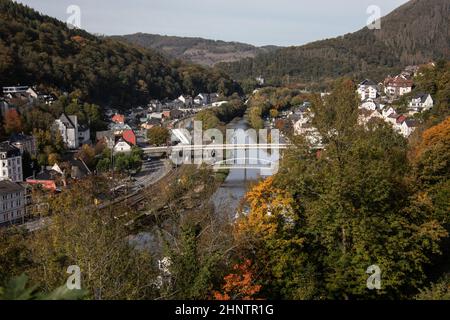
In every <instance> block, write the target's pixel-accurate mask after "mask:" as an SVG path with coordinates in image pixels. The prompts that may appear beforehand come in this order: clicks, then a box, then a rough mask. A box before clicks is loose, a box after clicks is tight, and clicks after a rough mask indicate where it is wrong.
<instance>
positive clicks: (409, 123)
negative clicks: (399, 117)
mask: <svg viewBox="0 0 450 320" xmlns="http://www.w3.org/2000/svg"><path fill="white" fill-rule="evenodd" d="M417 125H418V124H417V121H416V120H413V119H407V120H405V121H403V122H402V124H401V126H400V133H401V134H402V135H403V136H404V137H405V138H408V137H409V136H410V135H411V134H412V133H413V132H414V130H416V128H417Z"/></svg>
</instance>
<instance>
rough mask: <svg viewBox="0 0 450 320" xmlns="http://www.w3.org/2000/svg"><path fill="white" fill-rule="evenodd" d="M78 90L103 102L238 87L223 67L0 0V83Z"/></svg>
mask: <svg viewBox="0 0 450 320" xmlns="http://www.w3.org/2000/svg"><path fill="white" fill-rule="evenodd" d="M17 84H22V85H41V86H43V87H44V88H46V89H47V90H49V91H56V92H61V91H66V92H73V91H80V92H81V97H82V98H86V100H88V101H92V102H96V103H101V104H106V103H109V104H114V105H122V104H133V103H145V102H146V101H148V100H149V99H150V98H166V97H176V96H177V95H179V94H181V93H188V94H193V93H199V92H205V91H206V92H215V91H219V92H220V93H222V94H224V95H230V94H232V93H233V92H234V91H239V87H238V86H237V84H236V83H234V82H233V81H232V80H231V79H230V78H229V77H228V76H227V75H226V74H225V73H224V72H223V71H219V70H215V69H209V68H204V67H201V66H197V65H191V64H186V63H182V62H179V61H172V60H169V59H168V58H165V57H163V56H162V55H161V54H159V53H157V52H155V51H152V50H148V49H143V48H138V47H134V46H132V45H130V44H125V43H123V42H119V41H115V40H112V39H104V38H98V37H96V36H93V35H91V34H89V33H87V32H85V31H83V30H79V29H70V28H68V27H67V26H66V24H64V23H62V22H60V21H58V20H56V19H53V18H50V17H48V16H44V15H41V14H39V13H38V12H36V11H34V10H33V9H31V8H28V7H26V6H23V5H21V4H17V3H14V2H12V1H9V0H0V86H7V85H17Z"/></svg>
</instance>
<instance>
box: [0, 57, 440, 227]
mask: <svg viewBox="0 0 450 320" xmlns="http://www.w3.org/2000/svg"><path fill="white" fill-rule="evenodd" d="M422 67H423V66H422ZM425 67H428V68H433V67H434V63H430V64H429V65H427V66H425ZM419 69H420V67H419V66H409V67H407V68H405V70H404V71H403V72H402V73H401V74H399V75H396V76H393V77H391V76H387V78H386V79H385V80H384V82H383V83H378V84H377V83H374V82H373V81H371V80H369V79H365V80H364V81H362V82H361V83H359V84H358V88H357V93H358V95H359V97H360V98H361V104H360V107H359V108H360V117H359V119H358V121H359V123H360V124H362V125H367V123H368V122H370V121H373V120H375V119H381V120H383V121H385V122H387V123H389V124H391V125H392V126H393V128H394V129H395V130H396V131H398V132H399V133H401V134H402V135H403V136H404V137H405V138H408V137H409V136H410V135H411V134H412V133H413V132H414V130H415V128H416V127H417V126H418V124H419V119H418V118H417V115H420V114H421V113H422V112H425V111H428V110H430V109H432V108H433V97H432V96H431V95H430V94H429V93H426V92H424V93H418V94H414V95H412V92H413V88H414V77H415V76H417V75H418V72H419ZM257 80H258V82H259V83H260V84H261V85H262V84H263V83H264V79H263V78H262V77H259V78H258V79H257ZM258 90H259V89H257V90H255V91H254V93H256V92H258ZM326 95H327V93H321V96H322V97H323V96H326ZM405 96H407V97H408V99H407V100H404V99H403V98H404V97H405ZM220 98H222V99H220ZM400 99H403V101H402V102H403V105H402V104H399V100H400ZM56 100H57V97H56V96H55V95H53V94H48V93H44V92H39V91H38V90H36V89H34V87H33V86H11V87H4V88H3V95H2V97H1V103H2V105H1V113H2V117H4V119H5V128H6V126H10V123H9V120H8V119H12V120H11V122H14V121H16V122H17V121H20V119H19V118H18V114H19V112H20V110H24V108H27V107H28V108H30V107H31V106H33V105H35V104H44V105H48V106H51V105H52V104H53V103H54V102H55V101H56ZM405 101H406V102H405ZM227 103H228V101H227V100H226V98H225V97H220V95H219V94H217V93H212V94H208V93H199V94H198V95H197V96H195V97H191V96H188V95H181V96H180V97H178V98H177V99H175V100H169V99H166V100H164V101H159V100H151V101H149V103H148V105H147V106H138V107H136V108H131V109H128V110H124V111H123V112H122V111H121V110H119V109H114V108H107V109H105V111H104V114H103V118H104V119H105V120H106V121H105V122H108V123H107V126H106V127H107V130H101V131H97V132H95V135H93V134H91V130H90V128H89V127H88V126H87V125H86V124H85V123H81V121H80V120H79V119H78V117H77V115H73V114H67V113H62V114H61V115H60V116H59V118H57V119H55V120H54V123H53V125H52V127H51V134H54V135H56V136H57V139H61V142H62V144H63V150H64V151H63V152H62V153H61V156H60V157H57V156H56V157H55V159H53V161H49V162H48V164H47V165H46V166H40V167H39V166H38V165H37V162H36V161H35V162H33V161H32V159H35V160H36V157H37V156H38V150H37V143H38V142H37V139H39V137H36V136H35V135H33V133H32V132H31V133H28V134H25V133H24V132H22V131H19V130H17V129H21V128H20V126H18V127H16V128H13V129H12V130H11V131H10V133H11V135H10V137H9V138H8V139H7V140H5V141H2V142H1V144H0V146H1V147H0V149H1V152H2V159H3V160H2V167H3V169H2V171H0V179H1V180H2V181H1V182H0V185H1V190H2V193H3V199H4V200H8V201H6V202H5V204H4V205H3V206H2V208H3V211H2V212H1V214H0V224H1V225H10V224H17V223H19V224H20V223H22V224H23V223H25V222H26V221H29V220H30V219H33V217H34V215H33V214H32V212H33V208H36V207H39V203H36V202H35V201H33V198H32V189H33V188H39V189H42V190H46V191H48V192H59V191H61V189H62V188H65V187H70V183H71V181H75V180H80V179H83V178H85V177H87V176H90V175H93V174H100V173H101V172H105V171H109V170H111V169H112V171H114V168H115V169H116V170H117V171H125V170H129V169H132V170H131V172H132V173H134V175H135V178H134V179H133V180H134V187H133V186H132V187H131V190H132V191H136V190H140V189H142V188H146V187H149V186H150V185H151V184H152V183H154V182H157V181H158V179H159V178H161V177H163V176H164V174H167V172H168V170H169V169H168V166H170V163H167V162H164V160H161V159H156V158H154V159H153V160H152V158H150V157H148V156H145V155H144V154H143V153H142V152H141V151H140V150H141V149H142V148H146V147H149V146H161V145H163V146H164V145H172V144H178V143H183V142H184V143H187V144H191V143H192V141H189V140H187V141H184V140H185V139H183V137H181V139H180V137H179V133H178V132H176V133H178V136H177V135H174V134H173V132H172V130H173V129H176V128H178V127H179V125H180V123H183V121H184V120H186V119H192V118H193V117H195V115H196V114H197V113H198V112H200V111H202V110H206V109H210V108H215V107H220V106H221V105H224V104H227ZM120 112H122V113H120ZM312 117H313V115H312V114H311V110H310V103H309V102H308V101H305V102H303V104H302V105H297V106H293V107H292V108H291V109H290V110H285V111H283V112H282V113H281V114H279V115H277V116H276V117H273V118H272V119H270V122H272V124H271V125H269V127H270V128H274V125H273V123H275V122H276V121H277V120H280V119H284V120H285V121H288V122H289V123H288V127H293V129H294V132H295V134H297V135H303V136H305V137H306V138H307V139H308V140H309V141H310V142H311V143H313V144H314V145H315V147H316V148H317V149H318V150H320V149H321V148H323V144H322V142H321V137H320V134H319V133H318V131H317V129H316V128H314V127H313V126H312V125H311V122H312ZM268 120H269V119H268ZM16 125H17V124H16ZM154 128H161V130H159V131H158V130H156V133H155V134H156V135H158V134H159V135H162V140H161V139H156V140H155V141H153V143H152V141H151V140H152V137H151V135H152V131H155V130H154ZM188 128H189V127H188ZM190 129H192V127H191V128H190ZM160 131H162V133H161V132H160ZM158 132H159V133H158ZM55 139H56V138H55ZM39 148H41V149H45V148H46V146H40V147H39ZM108 150H109V152H108ZM89 154H93V155H94V156H96V157H98V156H103V157H104V158H103V159H102V160H100V161H99V162H97V167H95V168H94V167H92V166H89V161H90V160H92V159H89V156H88V155H89ZM105 154H106V158H105ZM133 154H135V155H136V157H137V159H135V161H134V162H135V164H133V163H132V162H133V161H128V162H127V161H124V162H123V163H127V164H126V165H125V166H119V167H114V165H113V164H112V163H111V161H110V158H111V157H116V163H117V162H119V163H120V160H121V157H129V158H130V159H132V158H133V156H132V155H133ZM167 156H168V155H167ZM49 158H51V157H49ZM30 160H31V163H24V161H25V162H26V161H30ZM90 162H92V161H90ZM130 163H131V164H130ZM30 165H31V166H30ZM24 166H28V167H29V169H28V170H26V169H24ZM126 185H127V183H126V182H125V180H123V181H120V182H118V183H117V184H116V186H114V189H115V190H116V191H118V190H119V189H122V188H125V186H126Z"/></svg>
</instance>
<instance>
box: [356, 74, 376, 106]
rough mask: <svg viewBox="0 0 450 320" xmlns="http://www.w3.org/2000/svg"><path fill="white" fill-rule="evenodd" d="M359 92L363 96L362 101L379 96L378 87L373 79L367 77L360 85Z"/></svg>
mask: <svg viewBox="0 0 450 320" xmlns="http://www.w3.org/2000/svg"><path fill="white" fill-rule="evenodd" d="M357 92H358V94H359V96H360V98H361V101H364V100H366V99H376V97H377V96H378V87H377V84H376V83H375V82H373V81H372V80H369V79H365V80H364V81H363V82H361V83H360V84H359V85H358V90H357Z"/></svg>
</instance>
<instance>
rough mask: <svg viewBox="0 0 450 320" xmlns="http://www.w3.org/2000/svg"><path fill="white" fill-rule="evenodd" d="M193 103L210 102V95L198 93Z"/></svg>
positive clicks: (204, 103) (202, 104)
mask: <svg viewBox="0 0 450 320" xmlns="http://www.w3.org/2000/svg"><path fill="white" fill-rule="evenodd" d="M194 103H195V104H196V105H199V106H206V105H208V104H209V103H210V97H209V94H207V93H200V94H198V95H197V96H196V97H195V98H194Z"/></svg>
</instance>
